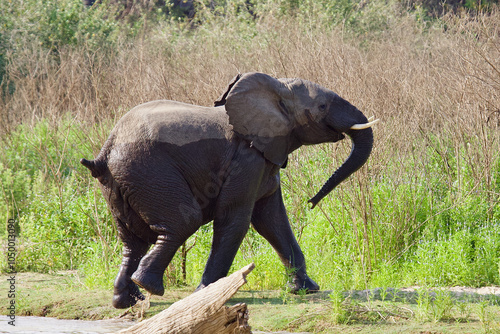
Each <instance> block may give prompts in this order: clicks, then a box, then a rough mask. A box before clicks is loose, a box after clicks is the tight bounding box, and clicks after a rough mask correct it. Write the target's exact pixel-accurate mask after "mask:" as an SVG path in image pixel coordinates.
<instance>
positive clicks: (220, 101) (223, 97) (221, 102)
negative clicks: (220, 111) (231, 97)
mask: <svg viewBox="0 0 500 334" xmlns="http://www.w3.org/2000/svg"><path fill="white" fill-rule="evenodd" d="M240 78H241V74H238V75H237V76H235V77H234V78H233V80H231V82H230V83H229V85H228V86H227V88H226V92H225V93H224V94H222V95H221V96H220V97H219V98H218V99H217V101H215V102H214V107H220V106H223V105H225V104H226V97H227V94H229V92H230V91H231V89H232V88H233V86H234V84H235V83H236V81H238V80H240Z"/></svg>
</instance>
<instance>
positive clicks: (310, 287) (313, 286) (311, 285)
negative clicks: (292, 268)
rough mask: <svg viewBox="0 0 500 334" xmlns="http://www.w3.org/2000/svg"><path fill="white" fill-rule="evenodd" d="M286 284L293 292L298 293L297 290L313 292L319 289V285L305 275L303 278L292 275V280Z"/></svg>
mask: <svg viewBox="0 0 500 334" xmlns="http://www.w3.org/2000/svg"><path fill="white" fill-rule="evenodd" d="M288 286H289V288H290V289H291V291H292V292H293V293H299V291H304V290H305V292H306V293H315V292H318V291H319V285H318V284H317V283H316V282H314V281H313V280H312V279H310V278H309V276H307V275H305V277H303V278H301V277H298V276H295V277H293V279H292V281H291V282H289V283H288Z"/></svg>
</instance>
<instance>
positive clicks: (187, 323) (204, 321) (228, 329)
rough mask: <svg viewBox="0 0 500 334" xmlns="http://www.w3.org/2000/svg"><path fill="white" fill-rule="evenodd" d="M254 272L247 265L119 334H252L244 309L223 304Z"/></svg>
mask: <svg viewBox="0 0 500 334" xmlns="http://www.w3.org/2000/svg"><path fill="white" fill-rule="evenodd" d="M254 268H255V264H253V263H252V264H249V265H248V266H246V267H244V268H242V269H240V270H238V271H237V272H235V273H233V274H232V275H230V276H228V277H224V278H221V279H220V280H218V281H217V282H215V283H212V284H210V285H209V286H207V287H206V288H204V289H201V290H200V291H197V292H195V293H193V294H191V295H189V296H187V297H186V298H184V299H182V300H179V301H178V302H176V303H174V304H172V305H171V306H170V307H169V308H167V309H166V310H163V311H162V312H160V313H158V314H157V315H155V316H154V317H152V318H150V319H148V320H145V321H142V322H140V323H138V324H136V325H134V326H132V327H130V328H126V329H124V330H122V331H120V332H119V333H131V334H133V333H137V334H141V333H150V334H160V333H169V334H181V333H182V334H188V333H193V334H194V333H196V334H204V333H206V334H212V333H218V334H230V333H231V334H233V333H244V334H246V333H251V331H250V326H248V323H247V321H248V310H247V305H246V304H244V303H239V304H236V305H233V306H231V307H226V306H224V304H225V303H226V301H228V300H229V299H230V298H231V297H232V296H233V295H234V294H235V293H236V292H237V291H238V289H239V288H240V287H241V286H243V284H245V283H246V276H247V275H248V274H249V273H250V272H251V271H252V270H253V269H254Z"/></svg>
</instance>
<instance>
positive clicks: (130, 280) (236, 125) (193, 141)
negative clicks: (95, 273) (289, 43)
mask: <svg viewBox="0 0 500 334" xmlns="http://www.w3.org/2000/svg"><path fill="white" fill-rule="evenodd" d="M375 122H376V121H373V122H369V121H368V119H367V118H366V117H365V116H364V115H363V114H362V113H361V111H359V110H358V109H357V108H356V107H354V106H353V105H351V104H350V103H349V102H348V101H346V100H344V99H343V98H341V97H340V96H339V95H337V94H335V93H334V92H332V91H330V90H328V89H326V88H323V87H321V86H320V85H318V84H316V83H313V82H310V81H307V80H303V79H276V78H273V77H271V76H269V75H267V74H264V73H258V72H251V73H244V74H238V75H237V76H236V77H235V78H234V79H233V80H232V81H231V82H230V84H229V86H228V88H227V91H226V92H225V93H224V94H223V95H222V96H221V97H220V98H219V99H218V100H217V101H216V102H215V103H214V106H213V107H203V106H197V105H190V104H186V103H182V102H176V101H168V100H158V101H152V102H147V103H144V104H141V105H139V106H136V107H134V108H133V109H131V110H130V111H128V112H127V113H126V114H125V115H124V116H123V117H122V118H121V119H120V120H119V121H118V122H117V123H116V125H115V127H114V128H113V130H112V131H111V134H110V135H109V138H108V139H107V140H106V142H105V143H104V145H103V147H102V149H101V150H100V152H99V153H98V155H97V157H96V158H95V159H94V160H86V159H81V161H80V162H81V164H83V165H84V166H85V167H86V168H88V169H89V170H90V171H91V173H92V176H93V177H94V178H96V179H97V180H98V181H99V183H98V184H99V186H100V188H101V191H102V194H103V196H104V198H105V199H106V201H107V204H108V207H109V209H110V211H111V214H112V216H113V219H114V221H115V223H116V225H117V230H118V234H119V237H120V238H121V240H122V243H123V259H122V263H121V266H120V269H119V272H118V274H117V276H116V279H115V282H114V295H113V301H112V304H113V306H114V307H116V308H127V307H130V306H132V305H134V304H135V303H136V302H137V301H138V300H142V299H144V295H143V294H142V293H141V292H140V290H139V288H138V287H141V288H143V289H144V290H146V291H147V292H149V293H151V294H154V295H163V293H164V286H163V274H164V271H165V269H166V268H167V266H168V264H169V263H170V261H171V260H172V258H173V256H174V255H175V253H176V251H177V250H178V248H179V247H180V246H181V245H182V244H183V243H184V242H185V241H186V240H187V239H188V238H189V237H190V236H191V235H192V234H194V233H195V232H196V231H197V230H198V229H199V228H200V227H201V226H202V225H204V224H207V223H210V222H212V221H213V239H212V245H211V251H210V255H209V257H208V260H207V263H206V266H205V269H204V272H203V274H202V278H201V282H200V284H199V286H198V287H197V290H199V289H202V288H204V287H205V286H207V285H209V284H210V283H213V282H215V281H217V280H218V279H219V278H222V277H224V276H226V275H227V274H228V272H229V270H230V267H231V265H232V262H233V260H234V257H235V255H236V253H237V251H238V249H239V247H240V244H241V243H242V240H243V239H244V237H245V235H246V233H247V231H248V229H249V228H250V225H252V226H253V228H254V229H255V230H256V231H257V232H258V233H259V234H260V235H262V236H263V237H264V238H265V239H266V240H267V241H268V242H269V243H270V244H271V245H272V247H273V248H274V250H275V251H276V252H277V254H278V255H279V258H280V259H281V261H282V263H283V264H284V266H285V267H286V268H287V269H288V270H287V272H288V273H290V282H289V285H290V286H291V289H292V290H293V291H294V292H297V291H299V290H301V289H305V290H306V292H310V293H312V292H315V291H318V290H319V286H318V284H317V283H316V282H314V281H313V280H312V279H311V278H310V277H309V276H308V275H307V272H306V263H305V258H304V254H303V253H302V250H301V249H300V246H299V245H298V243H297V240H296V238H295V236H294V234H293V231H292V228H291V226H290V223H289V220H288V217H287V213H286V209H285V205H284V203H283V198H282V191H281V186H280V173H279V171H280V168H284V167H286V164H287V161H288V155H289V154H290V153H291V152H293V151H295V150H296V149H298V148H299V147H300V146H302V145H313V144H319V143H326V142H336V141H339V140H342V139H344V138H345V135H347V136H349V137H350V138H351V141H352V150H351V154H350V155H349V157H348V158H347V159H346V160H345V162H344V163H343V164H342V165H341V166H340V167H339V168H338V169H337V170H336V171H335V172H334V173H333V174H332V175H331V176H330V178H329V179H328V180H327V182H326V183H325V184H324V186H323V187H322V188H321V189H320V190H319V192H318V193H317V194H316V196H314V197H313V198H312V199H310V201H309V202H310V203H312V207H314V206H315V205H316V204H317V203H318V202H319V201H320V200H321V199H322V198H323V197H325V196H326V195H327V194H328V193H330V192H331V191H332V190H333V189H334V188H335V187H336V186H337V185H338V184H339V183H340V182H342V181H343V180H345V179H346V178H347V177H348V176H350V175H351V174H352V173H354V172H355V171H356V170H358V169H359V168H360V167H361V166H362V165H363V164H364V163H365V162H366V161H367V159H368V158H369V156H370V154H371V151H372V146H373V131H372V128H371V126H372V125H373V124H374V123H375ZM151 245H152V247H151ZM150 247H151V249H149V248H150Z"/></svg>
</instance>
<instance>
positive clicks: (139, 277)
mask: <svg viewBox="0 0 500 334" xmlns="http://www.w3.org/2000/svg"><path fill="white" fill-rule="evenodd" d="M186 239H187V237H185V238H178V237H170V236H169V235H167V234H161V235H159V236H158V239H157V240H156V243H155V244H154V246H153V248H151V250H150V251H149V253H148V254H147V255H146V256H144V257H143V258H142V260H141V262H140V264H139V267H138V268H137V270H136V271H135V272H134V274H133V275H132V281H134V283H136V284H137V285H139V286H140V287H142V288H143V289H145V290H146V291H148V292H150V293H151V294H153V295H158V296H163V293H164V292H165V289H164V287H163V273H164V272H165V269H166V268H167V266H168V264H169V263H170V261H172V258H173V257H174V255H175V253H176V252H177V249H179V247H180V246H181V245H182V244H183V243H184V242H185V241H186Z"/></svg>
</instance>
